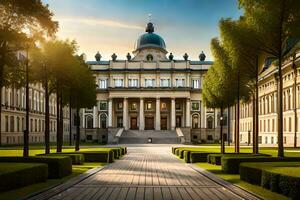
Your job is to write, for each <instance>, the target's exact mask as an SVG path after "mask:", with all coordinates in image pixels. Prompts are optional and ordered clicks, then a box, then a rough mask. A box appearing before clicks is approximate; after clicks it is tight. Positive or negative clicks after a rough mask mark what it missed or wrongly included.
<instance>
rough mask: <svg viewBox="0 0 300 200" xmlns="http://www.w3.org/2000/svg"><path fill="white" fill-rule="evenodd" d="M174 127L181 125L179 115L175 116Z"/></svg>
mask: <svg viewBox="0 0 300 200" xmlns="http://www.w3.org/2000/svg"><path fill="white" fill-rule="evenodd" d="M176 127H181V116H176Z"/></svg>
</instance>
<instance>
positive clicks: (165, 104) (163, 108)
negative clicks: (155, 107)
mask: <svg viewBox="0 0 300 200" xmlns="http://www.w3.org/2000/svg"><path fill="white" fill-rule="evenodd" d="M161 110H163V111H165V110H167V103H165V102H162V103H161Z"/></svg>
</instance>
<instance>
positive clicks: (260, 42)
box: [239, 0, 300, 158]
mask: <svg viewBox="0 0 300 200" xmlns="http://www.w3.org/2000/svg"><path fill="white" fill-rule="evenodd" d="M239 5H240V7H241V8H242V9H243V10H244V16H245V19H246V22H247V24H248V25H249V27H250V28H251V29H252V30H253V31H254V33H255V34H256V36H257V37H256V38H257V39H256V42H255V43H253V45H256V47H257V48H258V49H259V50H260V51H262V52H265V53H266V54H268V55H269V56H272V57H274V58H276V59H277V60H278V90H277V94H278V95H277V96H278V103H277V105H278V109H277V120H278V123H277V128H278V130H277V131H278V157H280V158H282V157H284V148H283V107H282V105H283V102H282V91H283V85H282V62H283V60H284V58H285V56H286V55H287V53H288V51H286V50H287V44H288V41H289V40H290V39H293V38H299V36H300V28H299V27H300V12H299V10H300V1H298V0H264V1H261V0H239Z"/></svg>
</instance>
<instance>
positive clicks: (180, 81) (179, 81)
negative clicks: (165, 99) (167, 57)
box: [176, 79, 184, 87]
mask: <svg viewBox="0 0 300 200" xmlns="http://www.w3.org/2000/svg"><path fill="white" fill-rule="evenodd" d="M176 87H184V79H176Z"/></svg>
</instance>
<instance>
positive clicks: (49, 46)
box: [30, 40, 77, 154]
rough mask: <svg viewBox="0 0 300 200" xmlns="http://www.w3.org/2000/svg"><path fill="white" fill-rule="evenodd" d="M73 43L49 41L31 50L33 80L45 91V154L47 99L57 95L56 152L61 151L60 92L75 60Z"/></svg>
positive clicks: (47, 118)
mask: <svg viewBox="0 0 300 200" xmlns="http://www.w3.org/2000/svg"><path fill="white" fill-rule="evenodd" d="M75 44H76V43H75V42H74V41H71V42H70V41H60V40H51V41H48V42H44V43H42V46H41V48H34V49H32V50H31V56H30V57H31V65H32V74H33V80H34V81H37V82H41V83H42V86H43V88H44V90H45V124H46V126H45V153H46V154H47V153H49V152H50V144H49V141H50V130H49V123H50V120H49V119H50V118H49V116H50V114H49V97H50V95H51V94H54V93H56V95H57V100H56V101H57V108H58V109H57V124H58V128H57V151H58V152H61V150H62V143H63V141H62V136H63V135H62V134H63V133H62V129H61V128H62V117H63V115H62V114H63V113H62V107H63V106H64V105H65V104H63V103H62V101H61V100H62V92H63V90H64V88H66V87H67V86H68V83H69V79H72V77H70V76H68V74H69V73H70V72H71V71H72V70H73V65H74V63H75V61H76V60H77V58H75V56H74V53H75V51H76V49H77V47H76V45H75Z"/></svg>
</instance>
